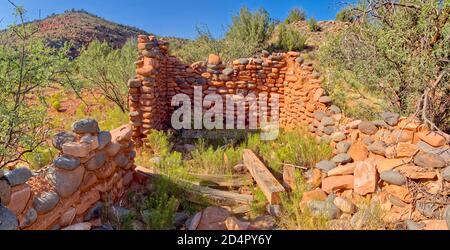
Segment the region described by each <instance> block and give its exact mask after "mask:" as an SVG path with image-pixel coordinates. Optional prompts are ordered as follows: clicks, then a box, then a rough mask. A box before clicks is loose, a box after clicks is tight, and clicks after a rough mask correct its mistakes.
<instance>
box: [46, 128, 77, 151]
mask: <svg viewBox="0 0 450 250" xmlns="http://www.w3.org/2000/svg"><path fill="white" fill-rule="evenodd" d="M75 140H76V137H75V134H73V133H70V132H60V133H57V134H56V135H55V136H53V139H52V144H53V147H55V148H56V149H58V150H62V145H64V143H67V142H75Z"/></svg>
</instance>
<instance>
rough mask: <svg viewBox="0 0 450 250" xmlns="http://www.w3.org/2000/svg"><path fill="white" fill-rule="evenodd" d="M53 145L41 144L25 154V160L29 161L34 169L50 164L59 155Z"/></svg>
mask: <svg viewBox="0 0 450 250" xmlns="http://www.w3.org/2000/svg"><path fill="white" fill-rule="evenodd" d="M57 153H58V152H57V151H56V149H54V148H53V147H47V146H44V145H42V146H39V147H37V148H36V149H35V150H34V151H33V152H30V153H26V154H24V157H23V158H24V160H25V161H26V162H28V164H29V166H30V167H31V168H32V169H36V170H37V169H40V168H43V167H45V166H47V165H49V164H50V163H51V162H52V161H53V158H54V157H55V156H56V155H57Z"/></svg>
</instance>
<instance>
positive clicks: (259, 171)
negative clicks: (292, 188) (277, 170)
mask: <svg viewBox="0 0 450 250" xmlns="http://www.w3.org/2000/svg"><path fill="white" fill-rule="evenodd" d="M243 158H244V164H245V166H246V167H247V169H248V170H249V172H250V174H251V175H252V176H253V179H255V181H256V184H258V187H259V188H260V189H261V191H262V192H263V193H264V195H265V196H266V198H267V200H268V201H269V203H270V204H279V203H280V193H282V192H285V191H286V190H285V189H284V187H283V186H282V185H281V184H280V183H279V182H278V181H277V179H275V177H274V176H273V175H272V173H270V171H269V170H268V169H267V168H266V166H264V163H262V162H261V160H259V158H258V157H257V156H256V155H255V154H254V153H253V152H252V151H251V150H249V149H246V150H244V155H243Z"/></svg>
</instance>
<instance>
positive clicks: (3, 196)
mask: <svg viewBox="0 0 450 250" xmlns="http://www.w3.org/2000/svg"><path fill="white" fill-rule="evenodd" d="M10 200H11V186H10V185H9V184H8V182H7V181H6V180H1V179H0V202H1V204H3V205H5V206H7V205H8V204H9V201H10Z"/></svg>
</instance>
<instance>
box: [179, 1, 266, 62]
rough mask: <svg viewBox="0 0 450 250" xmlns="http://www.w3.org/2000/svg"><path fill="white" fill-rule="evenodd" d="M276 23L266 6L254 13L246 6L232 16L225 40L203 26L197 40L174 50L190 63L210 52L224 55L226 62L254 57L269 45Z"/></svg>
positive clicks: (201, 59)
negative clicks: (265, 8) (216, 36)
mask: <svg viewBox="0 0 450 250" xmlns="http://www.w3.org/2000/svg"><path fill="white" fill-rule="evenodd" d="M274 26H275V25H274V22H273V21H272V20H271V19H270V16H269V14H268V13H267V11H265V10H264V9H259V10H257V11H255V12H251V11H249V10H248V8H246V7H243V8H241V10H240V12H239V15H236V16H233V17H232V24H231V26H229V27H228V29H227V30H226V32H225V37H224V38H223V39H215V38H213V37H212V35H211V33H210V32H209V30H208V29H207V27H206V28H203V29H201V28H199V27H197V32H198V37H197V39H196V40H195V41H193V42H190V43H188V44H187V45H186V46H182V47H180V48H178V49H174V50H173V53H174V55H176V56H178V57H180V58H181V59H182V61H183V62H185V63H189V64H190V63H193V62H197V61H203V60H205V59H206V58H207V56H208V54H210V53H215V54H218V55H220V56H221V58H222V61H224V62H229V61H231V60H233V59H237V58H242V57H251V56H253V55H254V54H255V53H256V52H259V51H261V50H262V49H265V48H267V47H268V45H269V40H270V38H271V37H272V33H273V30H274Z"/></svg>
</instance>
